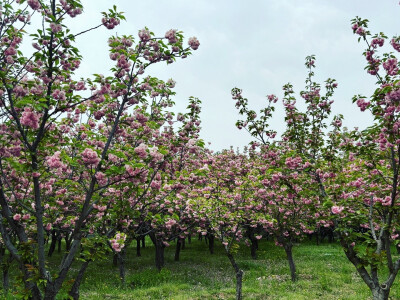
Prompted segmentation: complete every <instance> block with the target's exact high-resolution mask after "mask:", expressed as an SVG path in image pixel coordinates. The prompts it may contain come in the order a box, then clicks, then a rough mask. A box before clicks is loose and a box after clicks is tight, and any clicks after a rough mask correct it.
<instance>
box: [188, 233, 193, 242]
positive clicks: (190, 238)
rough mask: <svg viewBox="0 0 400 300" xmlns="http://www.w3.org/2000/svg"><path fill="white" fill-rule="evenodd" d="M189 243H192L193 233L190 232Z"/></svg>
mask: <svg viewBox="0 0 400 300" xmlns="http://www.w3.org/2000/svg"><path fill="white" fill-rule="evenodd" d="M188 243H189V244H191V243H192V233H190V234H189V235H188Z"/></svg>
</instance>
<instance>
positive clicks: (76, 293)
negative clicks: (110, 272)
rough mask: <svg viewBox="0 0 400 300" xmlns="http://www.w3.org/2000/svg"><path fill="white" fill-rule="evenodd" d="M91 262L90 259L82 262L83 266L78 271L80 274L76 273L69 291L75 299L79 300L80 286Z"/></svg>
mask: <svg viewBox="0 0 400 300" xmlns="http://www.w3.org/2000/svg"><path fill="white" fill-rule="evenodd" d="M89 262H90V260H89V261H85V262H84V263H83V264H82V266H81V268H80V270H79V272H78V275H76V278H75V281H74V284H73V285H72V288H71V290H70V292H69V293H68V294H69V295H70V296H71V297H72V299H74V300H78V299H79V287H80V285H81V283H82V279H83V275H84V274H85V271H86V269H87V267H88V265H89Z"/></svg>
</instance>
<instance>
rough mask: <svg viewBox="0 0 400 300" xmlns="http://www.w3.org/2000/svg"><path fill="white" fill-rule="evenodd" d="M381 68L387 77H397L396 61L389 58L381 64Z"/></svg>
mask: <svg viewBox="0 0 400 300" xmlns="http://www.w3.org/2000/svg"><path fill="white" fill-rule="evenodd" d="M383 68H384V69H385V70H386V72H387V73H388V75H391V76H394V75H397V73H398V72H399V69H398V68H397V59H396V58H389V59H388V60H387V61H385V62H384V63H383Z"/></svg>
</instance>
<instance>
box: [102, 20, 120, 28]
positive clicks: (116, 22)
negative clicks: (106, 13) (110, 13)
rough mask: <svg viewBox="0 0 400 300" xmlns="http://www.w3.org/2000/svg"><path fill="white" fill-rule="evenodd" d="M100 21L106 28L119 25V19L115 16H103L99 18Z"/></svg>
mask: <svg viewBox="0 0 400 300" xmlns="http://www.w3.org/2000/svg"><path fill="white" fill-rule="evenodd" d="M101 22H102V23H103V25H104V26H105V27H106V28H107V29H114V27H115V26H117V25H119V23H120V22H119V20H118V19H116V18H109V19H107V18H103V19H101Z"/></svg>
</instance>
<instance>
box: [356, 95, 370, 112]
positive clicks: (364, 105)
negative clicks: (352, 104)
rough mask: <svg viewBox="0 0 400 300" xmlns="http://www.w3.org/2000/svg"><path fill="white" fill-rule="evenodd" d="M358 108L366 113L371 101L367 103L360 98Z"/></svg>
mask: <svg viewBox="0 0 400 300" xmlns="http://www.w3.org/2000/svg"><path fill="white" fill-rule="evenodd" d="M356 103H357V106H358V107H359V108H360V110H361V111H365V110H366V109H367V107H368V105H369V104H370V102H369V101H365V99H363V98H360V99H358V100H357V101H356Z"/></svg>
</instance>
